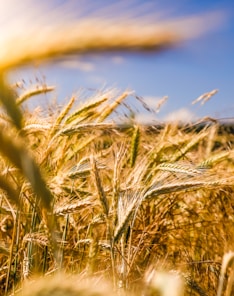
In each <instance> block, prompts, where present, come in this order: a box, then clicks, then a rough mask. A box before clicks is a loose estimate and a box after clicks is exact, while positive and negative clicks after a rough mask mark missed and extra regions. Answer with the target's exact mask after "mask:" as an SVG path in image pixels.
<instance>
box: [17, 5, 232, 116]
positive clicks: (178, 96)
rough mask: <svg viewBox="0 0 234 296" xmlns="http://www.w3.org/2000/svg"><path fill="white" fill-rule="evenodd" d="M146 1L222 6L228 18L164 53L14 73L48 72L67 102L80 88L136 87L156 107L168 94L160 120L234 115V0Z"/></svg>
mask: <svg viewBox="0 0 234 296" xmlns="http://www.w3.org/2000/svg"><path fill="white" fill-rule="evenodd" d="M59 2H61V3H62V2H64V1H59ZM83 2H84V3H85V1H83ZM91 2H92V1H91ZM91 2H90V3H91ZM141 2H144V3H149V4H150V5H151V6H150V7H151V9H152V10H153V9H155V10H156V9H157V7H160V8H162V9H164V10H169V11H170V15H172V16H183V15H188V14H196V13H203V12H208V11H213V10H219V11H223V12H224V13H225V15H226V17H225V21H224V22H223V23H222V24H221V25H220V26H219V27H218V28H215V29H213V30H212V31H210V32H208V33H206V34H205V35H203V36H201V37H198V38H195V39H194V40H190V41H186V42H184V43H183V44H181V45H180V46H178V47H177V48H174V49H170V50H167V51H165V52H163V53H160V54H154V53H148V54H142V53H122V52H115V53H112V54H98V55H97V54H93V55H92V54H89V55H86V56H84V57H82V58H81V57H74V58H72V59H71V58H68V59H66V60H65V61H64V62H62V63H61V62H59V63H55V64H53V65H49V66H40V67H38V68H33V69H32V68H26V69H23V70H21V71H19V72H17V73H14V75H13V78H14V79H15V80H17V79H21V78H24V79H26V80H27V79H28V80H30V79H31V80H33V79H34V78H35V77H36V76H37V77H38V76H39V77H43V76H45V77H46V81H47V83H48V84H53V85H56V86H57V91H56V93H57V96H58V98H59V102H61V103H62V102H63V101H64V99H65V98H67V97H69V96H70V95H71V94H72V93H74V92H77V91H78V90H79V89H80V88H82V89H86V88H87V89H98V88H103V87H104V86H106V87H111V86H114V87H117V88H119V89H120V90H125V89H126V88H128V89H129V88H130V89H133V90H134V91H135V92H136V94H138V95H139V96H142V97H144V98H145V99H146V101H147V100H148V101H149V103H150V104H152V105H153V104H154V101H155V104H156V102H157V100H158V98H160V97H163V96H165V95H166V96H168V97H169V99H168V101H167V103H166V104H165V106H163V107H162V110H161V112H160V114H159V115H158V116H159V118H166V117H167V116H168V114H170V115H171V114H172V113H173V114H174V115H176V114H177V116H179V117H180V116H182V117H183V116H184V114H185V116H187V117H188V118H189V117H191V118H192V117H193V118H195V117H202V116H213V117H215V118H226V117H232V118H234V4H232V2H233V1H231V0H230V1H228V0H224V1H218V0H212V1H211V0H206V1H199V0H180V1H172V0H166V1H134V2H133V3H134V5H137V4H138V5H139V4H141ZM57 3H58V2H57ZM99 4H100V5H104V1H99ZM156 4H157V5H156ZM134 5H133V6H132V7H134ZM96 6H98V5H97V4H96ZM81 68H83V69H85V71H83V70H81ZM213 89H218V90H219V92H218V94H216V95H215V96H214V97H213V98H212V99H211V100H210V101H209V102H207V103H206V104H205V105H203V106H200V105H199V104H196V105H191V102H192V101H193V100H195V99H196V98H197V97H198V96H200V95H201V94H203V93H205V92H209V91H211V90H213ZM37 102H38V101H37ZM183 112H184V113H183ZM186 112H187V113H186ZM186 114H187V115H186Z"/></svg>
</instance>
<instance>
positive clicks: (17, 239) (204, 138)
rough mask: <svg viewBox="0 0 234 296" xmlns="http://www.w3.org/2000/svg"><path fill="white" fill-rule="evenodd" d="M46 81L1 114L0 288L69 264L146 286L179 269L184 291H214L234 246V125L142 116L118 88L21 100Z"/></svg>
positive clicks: (127, 286) (68, 268) (124, 285)
mask: <svg viewBox="0 0 234 296" xmlns="http://www.w3.org/2000/svg"><path fill="white" fill-rule="evenodd" d="M46 91H50V88H48V87H46V86H43V88H41V89H40V87H38V88H37V89H35V90H34V91H32V90H31V91H30V92H26V93H24V94H22V95H21V96H20V97H18V98H17V99H16V101H15V102H16V104H15V105H14V104H11V105H9V106H7V104H6V103H4V104H5V107H6V109H7V111H8V115H7V113H2V115H1V131H0V141H1V146H0V152H1V161H0V165H1V176H0V186H1V188H2V190H1V207H0V213H1V219H0V220H1V224H0V234H1V244H0V251H1V255H0V260H1V261H0V262H1V268H0V281H1V285H0V287H1V294H2V295H3V294H4V293H5V292H6V293H9V295H10V291H11V293H12V291H16V290H18V289H20V287H21V285H22V284H23V283H24V282H27V281H29V282H30V281H33V279H34V277H35V275H38V274H39V275H44V276H48V275H51V274H54V273H56V272H58V271H59V270H62V271H63V272H65V273H68V274H81V275H82V276H85V275H95V276H98V277H101V278H106V279H107V280H108V281H110V282H112V284H113V285H114V286H115V287H116V288H118V289H123V290H127V291H133V292H134V293H135V294H138V293H139V294H140V293H143V290H144V289H145V287H146V286H147V274H148V275H149V274H150V271H152V270H159V271H172V270H173V271H174V272H175V271H176V272H178V273H179V274H180V276H181V277H182V278H183V279H184V280H185V283H186V294H185V295H216V291H217V286H218V279H219V276H220V268H221V263H222V258H223V255H224V254H225V253H226V252H228V251H230V250H232V248H233V214H234V213H233V212H234V209H233V206H234V205H233V181H234V180H233V169H234V163H233V156H234V150H233V141H234V135H233V133H230V131H227V130H225V129H223V126H222V125H220V124H219V123H218V122H216V121H214V120H213V121H212V120H205V119H204V120H202V121H200V122H199V123H193V124H188V125H183V126H179V125H177V124H176V123H167V124H164V125H158V126H143V125H139V124H137V123H136V122H135V121H134V116H133V115H132V113H131V110H129V106H128V105H127V104H125V105H124V102H125V100H127V97H128V95H129V93H127V92H125V93H118V92H116V91H114V90H109V91H106V92H104V93H101V94H100V93H96V94H95V95H94V96H93V97H91V98H90V99H89V100H86V103H82V104H81V103H80V101H79V100H77V99H76V98H75V97H72V98H71V99H70V101H69V102H68V103H67V105H66V106H64V107H63V108H62V109H61V108H58V107H57V108H56V107H54V106H53V107H51V108H50V107H48V110H47V111H46V112H45V111H44V112H40V111H38V110H35V111H27V109H26V108H25V107H24V106H23V105H22V104H23V102H24V100H26V99H29V98H30V97H31V96H32V95H34V94H37V93H40V92H46ZM1 93H6V94H7V95H8V98H10V97H11V95H12V94H13V93H12V90H11V89H10V88H8V87H7V86H6V85H4V83H2V85H1ZM143 103H144V102H142V104H143ZM120 104H121V105H122V107H121V111H120V113H118V107H119V105H120ZM145 107H147V106H145ZM112 114H115V117H114V118H116V114H117V115H118V116H117V118H118V120H117V122H118V123H115V121H114V118H112V119H109V118H110V117H111V115H112ZM126 114H129V116H126ZM121 118H122V120H121ZM119 122H121V124H120V123H119ZM162 295H163V294H162ZM165 295H166V294H165ZM175 295H176V294H175Z"/></svg>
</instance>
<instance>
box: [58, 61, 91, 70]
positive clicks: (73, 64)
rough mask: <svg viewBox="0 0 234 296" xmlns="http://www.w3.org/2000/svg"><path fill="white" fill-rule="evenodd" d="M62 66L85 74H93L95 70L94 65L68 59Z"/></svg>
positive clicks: (61, 63)
mask: <svg viewBox="0 0 234 296" xmlns="http://www.w3.org/2000/svg"><path fill="white" fill-rule="evenodd" d="M60 65H61V66H62V67H65V68H69V69H79V70H81V71H84V72H92V71H94V70H95V66H94V64H93V63H90V62H85V61H81V60H75V59H68V60H64V61H62V62H60Z"/></svg>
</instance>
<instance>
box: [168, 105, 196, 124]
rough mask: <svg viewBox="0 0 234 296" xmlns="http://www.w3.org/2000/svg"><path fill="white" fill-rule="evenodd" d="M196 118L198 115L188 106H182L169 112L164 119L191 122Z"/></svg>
mask: <svg viewBox="0 0 234 296" xmlns="http://www.w3.org/2000/svg"><path fill="white" fill-rule="evenodd" d="M195 119H196V115H195V114H194V113H193V112H191V111H190V110H189V109H187V108H181V109H178V110H175V111H173V112H171V113H169V114H167V115H166V116H165V117H164V118H163V120H164V121H177V122H191V121H193V120H195Z"/></svg>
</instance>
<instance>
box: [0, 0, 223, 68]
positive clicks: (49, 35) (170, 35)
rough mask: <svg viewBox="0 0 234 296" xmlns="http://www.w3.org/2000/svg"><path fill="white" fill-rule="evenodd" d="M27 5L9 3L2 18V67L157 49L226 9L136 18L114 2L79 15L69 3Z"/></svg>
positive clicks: (202, 27) (200, 30) (217, 20)
mask: <svg viewBox="0 0 234 296" xmlns="http://www.w3.org/2000/svg"><path fill="white" fill-rule="evenodd" d="M11 2H12V1H10V2H9V3H10V4H11ZM23 3H24V2H23ZM25 4H26V5H25V6H26V7H25V9H24V10H23V8H22V9H21V10H20V5H19V3H16V2H15V1H13V3H12V5H14V8H15V10H16V12H18V13H17V15H14V14H13V12H14V10H13V12H12V13H11V10H12V7H8V9H9V13H8V18H7V19H6V17H5V19H4V18H3V21H2V27H1V29H0V71H5V70H8V69H10V68H14V67H17V66H20V65H22V64H25V63H35V62H39V61H41V60H50V59H53V58H55V57H56V56H61V55H63V54H70V53H82V54H83V53H86V52H90V51H93V52H96V51H111V50H141V51H145V50H154V51H159V50H162V49H166V48H170V47H172V46H175V45H177V44H179V43H181V42H182V41H185V40H188V39H191V38H195V37H197V36H199V35H201V34H204V33H207V31H208V30H210V29H212V28H214V27H216V26H219V25H220V24H221V23H222V21H223V19H224V14H223V13H221V12H212V13H206V14H203V15H196V16H186V17H183V18H182V17H180V18H174V19H171V18H169V19H167V20H162V19H161V18H158V17H157V15H156V14H155V16H154V15H152V14H143V13H142V15H141V16H134V11H133V12H130V11H129V10H128V9H126V8H125V10H124V9H123V10H122V11H121V10H120V12H117V13H116V11H115V10H114V9H115V7H112V6H111V5H110V6H109V8H108V9H107V13H106V14H102V13H101V12H100V13H92V14H90V13H87V14H86V15H82V14H81V13H80V15H79V13H78V16H77V17H74V16H71V18H69V17H68V16H69V13H71V10H72V8H70V9H69V5H67V6H66V7H61V8H58V9H56V10H55V12H51V11H50V10H51V8H49V7H46V6H44V7H40V6H39V4H38V3H36V2H33V1H25ZM1 5H2V6H3V7H2V11H0V14H2V17H4V14H5V13H6V11H5V10H6V9H5V10H4V9H3V8H4V4H3V3H2V4H1ZM5 5H7V4H6V3H5ZM8 5H9V4H8ZM18 6H19V7H18ZM17 7H18V8H19V11H18V10H17ZM0 8H1V7H0ZM143 8H144V6H143ZM75 9H76V10H77V11H79V9H80V10H81V11H82V6H81V7H80V8H79V5H78V4H77V6H76V7H75ZM64 11H65V12H64ZM66 13H67V15H66ZM15 14H16V13H15Z"/></svg>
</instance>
